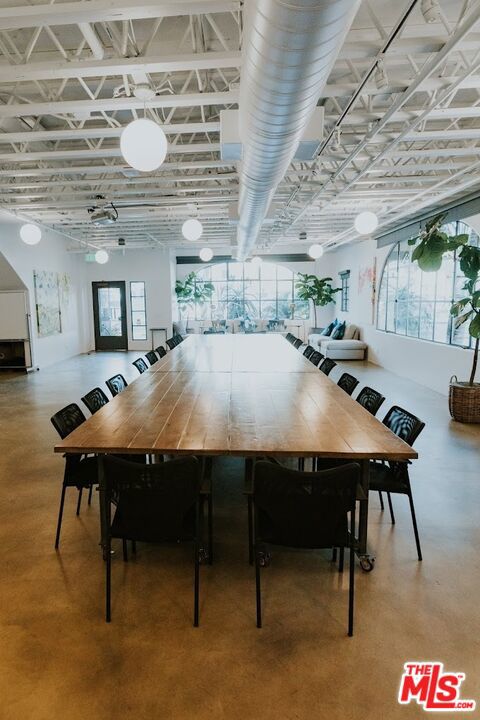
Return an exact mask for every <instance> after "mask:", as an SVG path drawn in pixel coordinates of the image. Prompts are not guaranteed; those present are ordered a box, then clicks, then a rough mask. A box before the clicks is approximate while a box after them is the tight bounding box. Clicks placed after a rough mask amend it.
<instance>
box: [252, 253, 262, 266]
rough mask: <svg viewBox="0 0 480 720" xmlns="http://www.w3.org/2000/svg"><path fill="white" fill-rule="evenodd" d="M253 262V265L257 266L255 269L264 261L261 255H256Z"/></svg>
mask: <svg viewBox="0 0 480 720" xmlns="http://www.w3.org/2000/svg"><path fill="white" fill-rule="evenodd" d="M251 262H252V265H255V267H258V266H259V265H261V264H262V262H263V261H262V258H261V257H260V255H254V256H253V258H252V260H251Z"/></svg>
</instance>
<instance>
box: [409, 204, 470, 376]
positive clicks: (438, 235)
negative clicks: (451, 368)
mask: <svg viewBox="0 0 480 720" xmlns="http://www.w3.org/2000/svg"><path fill="white" fill-rule="evenodd" d="M444 221H445V215H437V216H436V217H434V218H433V219H432V220H430V221H429V222H428V223H427V224H426V225H425V230H423V231H422V232H421V233H420V235H419V237H418V238H412V239H411V240H409V241H408V242H409V245H415V244H416V243H417V240H418V241H419V243H418V245H417V246H416V248H415V250H414V251H413V253H412V262H417V263H418V266H419V268H420V269H421V270H423V271H425V272H436V271H437V270H439V269H440V267H441V265H442V261H443V258H444V256H445V254H446V253H447V252H452V251H455V252H456V256H457V258H458V260H459V264H460V270H461V271H462V273H463V274H464V275H465V283H464V285H463V288H462V290H463V291H464V293H465V297H463V298H462V299H461V300H457V301H455V302H453V303H452V306H451V308H450V314H451V315H452V317H454V318H455V321H454V322H455V327H457V328H458V327H460V326H461V325H463V323H466V322H468V323H469V325H468V332H469V334H470V336H471V337H472V338H475V347H474V351H473V364H472V371H471V373H470V380H469V385H473V384H474V380H475V373H476V370H477V363H478V352H479V344H480V289H477V286H478V283H479V280H480V248H478V247H475V246H474V245H468V235H466V234H460V235H448V234H447V233H446V232H444V231H443V230H442V226H443V223H444Z"/></svg>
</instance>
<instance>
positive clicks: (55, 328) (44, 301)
mask: <svg viewBox="0 0 480 720" xmlns="http://www.w3.org/2000/svg"><path fill="white" fill-rule="evenodd" d="M33 281H34V285H35V306H36V311H37V330H38V336H39V337H47V336H48V335H58V334H59V333H61V332H62V313H61V309H60V283H59V277H58V273H56V272H49V271H48V270H37V271H34V273H33Z"/></svg>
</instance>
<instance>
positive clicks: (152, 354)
mask: <svg viewBox="0 0 480 720" xmlns="http://www.w3.org/2000/svg"><path fill="white" fill-rule="evenodd" d="M145 357H146V358H147V360H148V362H149V363H150V365H155V363H156V362H158V357H157V353H156V352H155V351H154V350H149V351H148V352H147V353H145Z"/></svg>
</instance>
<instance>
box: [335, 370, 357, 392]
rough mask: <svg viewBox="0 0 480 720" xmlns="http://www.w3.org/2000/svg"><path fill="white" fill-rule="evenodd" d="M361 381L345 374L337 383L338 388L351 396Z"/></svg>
mask: <svg viewBox="0 0 480 720" xmlns="http://www.w3.org/2000/svg"><path fill="white" fill-rule="evenodd" d="M359 382H360V381H359V380H357V378H356V377H353V375H350V373H343V375H342V376H341V377H340V380H339V381H338V382H337V385H338V387H340V388H342V390H345V392H346V393H347V395H351V394H352V393H353V391H354V390H355V388H356V387H357V385H358V383H359Z"/></svg>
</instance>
